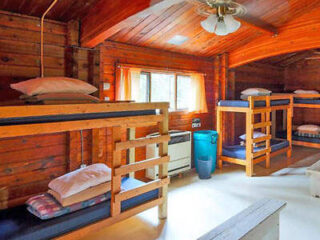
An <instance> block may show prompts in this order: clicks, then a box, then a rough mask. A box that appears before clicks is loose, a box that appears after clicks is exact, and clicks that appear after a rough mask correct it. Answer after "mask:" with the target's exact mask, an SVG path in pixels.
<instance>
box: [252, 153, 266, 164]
mask: <svg viewBox="0 0 320 240" xmlns="http://www.w3.org/2000/svg"><path fill="white" fill-rule="evenodd" d="M266 159H267V157H266V156H265V155H264V156H261V157H258V158H255V159H253V164H257V163H260V162H263V161H265V160H266Z"/></svg>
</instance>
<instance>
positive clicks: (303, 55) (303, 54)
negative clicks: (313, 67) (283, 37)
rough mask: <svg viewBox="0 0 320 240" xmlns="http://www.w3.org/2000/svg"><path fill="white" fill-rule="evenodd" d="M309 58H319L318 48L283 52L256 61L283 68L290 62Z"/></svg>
mask: <svg viewBox="0 0 320 240" xmlns="http://www.w3.org/2000/svg"><path fill="white" fill-rule="evenodd" d="M311 59H320V49H313V50H307V51H300V52H295V53H288V54H283V55H279V56H275V57H271V58H267V59H263V60H260V61H258V63H263V64H269V65H273V66H276V67H282V68H285V67H288V66H290V65H291V64H295V63H298V62H300V61H305V60H311Z"/></svg>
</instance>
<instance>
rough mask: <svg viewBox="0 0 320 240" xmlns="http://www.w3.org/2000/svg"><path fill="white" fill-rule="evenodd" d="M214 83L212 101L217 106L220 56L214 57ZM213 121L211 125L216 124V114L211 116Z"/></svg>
mask: <svg viewBox="0 0 320 240" xmlns="http://www.w3.org/2000/svg"><path fill="white" fill-rule="evenodd" d="M213 65H214V83H213V89H214V103H215V106H218V102H219V99H220V90H219V89H220V56H216V57H215V58H214V62H213ZM213 113H214V114H216V112H215V111H214V112H213ZM212 119H213V123H212V126H215V125H216V122H215V121H216V119H217V116H213V118H212ZM219 134H220V133H219Z"/></svg>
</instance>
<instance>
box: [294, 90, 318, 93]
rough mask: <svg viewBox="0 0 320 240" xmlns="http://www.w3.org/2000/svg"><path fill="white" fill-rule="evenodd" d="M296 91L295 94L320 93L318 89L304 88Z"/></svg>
mask: <svg viewBox="0 0 320 240" xmlns="http://www.w3.org/2000/svg"><path fill="white" fill-rule="evenodd" d="M294 93H295V94H319V92H318V91H316V90H302V89H298V90H295V91H294Z"/></svg>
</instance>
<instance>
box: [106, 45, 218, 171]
mask: <svg viewBox="0 0 320 240" xmlns="http://www.w3.org/2000/svg"><path fill="white" fill-rule="evenodd" d="M101 54H102V59H103V66H104V78H103V82H105V83H109V84H110V86H111V88H110V89H109V90H105V91H104V92H103V96H104V97H109V98H110V100H114V98H115V93H114V91H115V87H114V86H115V66H116V64H119V63H120V64H121V63H122V64H137V65H145V66H150V67H153V68H157V67H159V68H169V69H170V68H174V69H181V70H191V71H199V72H203V73H205V74H206V77H205V83H206V92H207V103H208V108H209V113H205V114H191V113H171V114H170V120H169V123H170V129H178V130H190V131H193V130H200V129H212V128H213V120H212V114H213V111H214V103H215V99H214V96H213V92H214V88H213V84H214V81H213V79H214V75H213V69H214V68H213V64H212V61H209V60H207V59H205V58H200V57H194V56H189V55H183V54H177V53H171V52H166V51H160V50H156V49H149V48H142V47H136V46H130V45H126V44H120V43H114V42H109V41H106V42H105V43H104V46H103V48H102V50H101ZM193 118H200V119H201V123H202V127H201V128H200V129H192V127H191V123H192V119H193ZM154 131H156V128H155V127H143V128H139V129H138V130H137V133H136V137H137V138H139V137H143V136H145V135H147V134H149V133H152V132H154ZM123 134H124V135H125V134H126V133H123ZM107 141H108V146H109V145H110V141H111V139H110V135H108V140H107ZM108 148H109V147H108ZM109 157H110V156H108V159H109ZM136 159H137V160H143V159H145V148H137V149H136ZM140 176H141V174H140Z"/></svg>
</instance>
